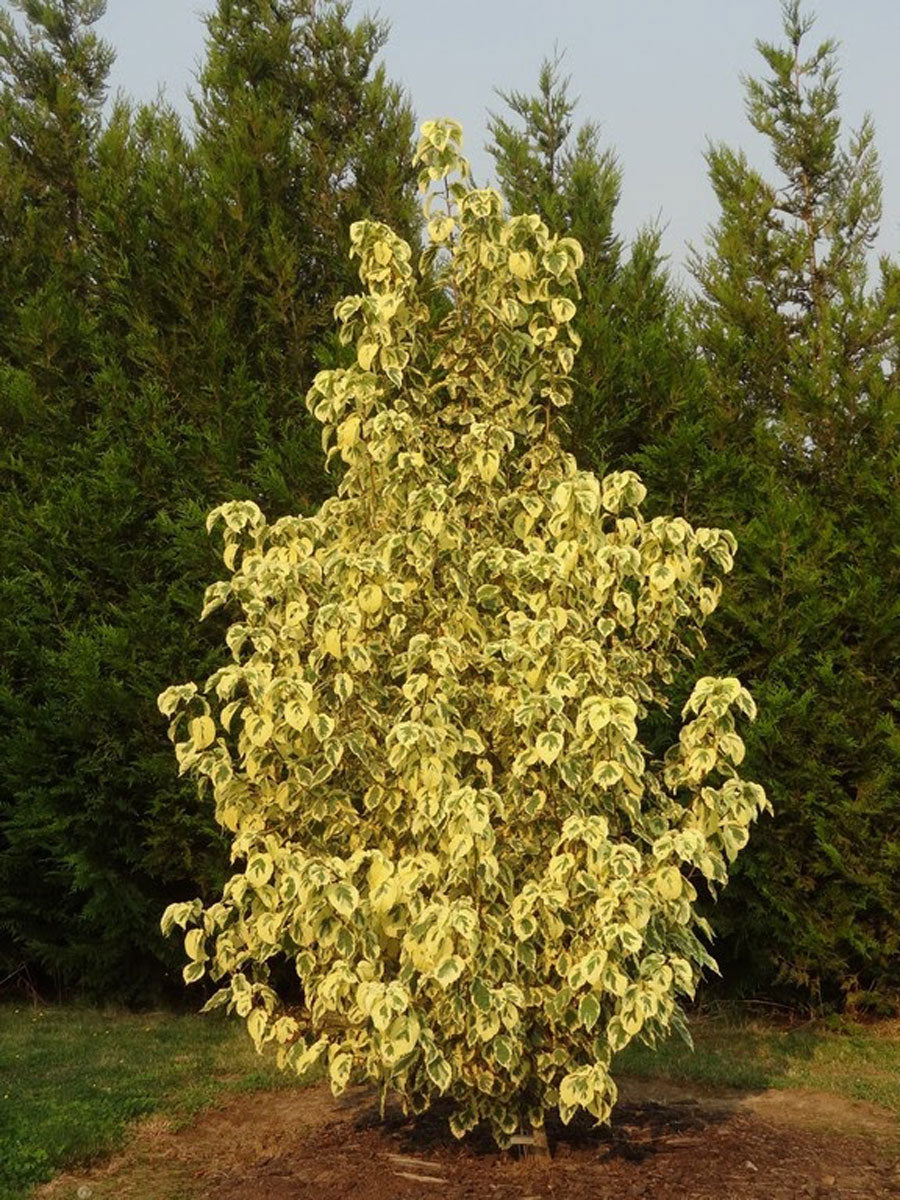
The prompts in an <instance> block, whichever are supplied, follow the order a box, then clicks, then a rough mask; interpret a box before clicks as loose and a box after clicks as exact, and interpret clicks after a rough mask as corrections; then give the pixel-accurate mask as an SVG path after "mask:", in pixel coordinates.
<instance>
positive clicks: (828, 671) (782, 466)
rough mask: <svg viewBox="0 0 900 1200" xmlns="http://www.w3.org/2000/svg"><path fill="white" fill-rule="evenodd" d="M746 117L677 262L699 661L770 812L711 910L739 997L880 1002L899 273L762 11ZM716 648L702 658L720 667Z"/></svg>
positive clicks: (897, 493)
mask: <svg viewBox="0 0 900 1200" xmlns="http://www.w3.org/2000/svg"><path fill="white" fill-rule="evenodd" d="M784 24H785V34H786V39H787V45H785V46H783V47H777V46H771V45H768V44H764V43H760V45H759V49H760V52H761V54H762V56H763V58H764V60H765V62H766V65H767V67H768V71H769V74H768V76H767V78H766V79H765V80H762V81H756V80H750V81H748V83H747V111H748V116H749V118H750V121H751V123H752V124H753V126H754V127H755V128H756V129H757V130H758V131H759V132H760V133H762V134H763V135H764V136H765V137H767V138H768V139H769V142H770V144H771V148H772V154H773V159H774V162H775V165H776V167H777V169H778V181H777V183H775V184H772V183H769V182H768V181H766V180H765V179H764V178H763V177H762V176H761V175H760V174H759V173H758V172H756V171H754V170H752V169H751V168H750V166H749V165H748V163H747V161H746V158H745V157H744V156H743V155H742V154H740V153H735V152H734V151H732V150H729V149H728V148H726V147H720V146H716V147H713V148H712V149H711V150H710V152H709V156H708V161H709V168H710V179H711V182H712V184H713V187H714V189H715V192H716V196H717V199H718V201H719V204H720V207H721V216H720V219H719V222H718V224H717V225H716V227H715V228H714V229H713V230H712V231H711V234H710V237H709V242H708V247H707V252H706V254H705V255H704V256H699V255H698V256H696V257H695V260H694V264H693V267H694V272H695V275H696V278H697V281H698V283H699V285H700V289H701V293H700V297H699V300H698V303H697V306H696V312H695V317H696V328H697V335H698V338H699V342H700V345H701V348H702V351H703V356H704V360H705V363H706V366H707V368H708V372H709V391H710V405H709V412H708V416H707V418H706V427H707V437H706V439H705V443H706V448H705V449H704V451H703V452H702V455H701V466H700V475H701V477H702V480H703V482H702V485H701V488H700V492H699V496H700V497H702V503H703V505H704V508H705V513H706V515H708V516H709V517H710V518H714V519H715V520H717V521H722V522H724V523H725V524H727V525H728V526H729V527H730V528H732V529H733V530H734V532H735V533H736V535H737V537H738V543H739V546H740V555H739V558H738V564H737V568H736V571H735V580H734V587H733V588H732V591H731V593H730V596H729V597H728V598H727V599H726V603H725V605H724V607H723V610H722V612H721V613H720V614H719V615H718V617H717V619H716V620H715V621H714V622H713V627H712V631H711V632H710V635H709V636H710V639H711V641H712V642H713V644H714V645H715V647H716V653H715V655H714V656H713V661H714V662H715V666H716V669H717V670H723V669H728V670H733V671H734V672H735V673H737V674H739V675H740V676H741V677H742V678H743V680H744V681H745V683H746V684H747V686H748V687H750V688H752V689H753V694H754V696H755V697H756V699H757V702H758V704H759V709H760V713H761V720H760V722H759V723H758V725H757V726H756V728H755V730H754V731H753V733H752V734H751V735H750V738H749V739H748V743H749V755H750V757H751V759H752V760H753V761H752V763H751V766H750V767H749V768H748V769H749V770H750V771H751V773H753V774H754V775H755V777H757V778H759V779H760V780H761V781H762V782H764V783H765V785H766V787H767V789H768V791H769V794H770V797H771V799H772V801H773V804H774V806H775V812H776V816H775V819H774V821H773V822H770V823H768V824H763V825H762V826H761V827H760V828H759V830H758V831H757V832H756V834H755V835H754V838H753V839H752V840H751V845H750V847H749V849H748V851H747V853H746V854H745V856H744V858H743V860H742V862H741V863H740V864H739V865H738V867H737V870H736V872H735V877H734V882H733V885H732V887H731V888H729V890H728V893H727V894H726V896H725V897H724V899H723V901H722V903H721V905H720V911H719V915H718V918H717V919H718V923H719V928H720V929H721V930H723V931H727V932H729V934H730V949H731V953H732V955H733V959H734V962H735V963H736V964H740V965H741V967H742V968H743V970H744V971H745V973H746V981H747V983H748V985H749V986H755V985H759V984H765V985H771V984H772V982H773V978H774V977H776V975H777V978H779V979H781V980H784V981H787V982H789V983H791V984H799V985H801V987H802V988H803V989H804V990H805V991H807V993H808V994H811V995H812V996H813V997H814V998H818V997H819V996H820V995H821V996H824V997H825V998H827V999H835V998H836V997H838V996H839V994H840V992H841V990H843V992H844V993H846V994H848V995H849V996H850V998H851V999H856V1000H860V999H863V1000H864V999H866V998H872V997H873V996H874V995H876V994H877V995H878V996H880V997H881V998H882V999H887V1000H889V999H890V997H891V996H893V997H895V998H896V997H897V996H898V995H900V965H898V964H900V957H898V950H900V933H898V931H900V883H898V880H900V873H898V866H900V832H898V831H900V731H898V729H897V692H896V681H897V678H898V670H900V654H898V646H900V604H898V584H900V570H898V567H900V563H898V552H897V530H898V529H900V503H898V497H900V490H898V483H900V472H898V440H897V418H898V413H900V407H898V382H900V380H898V373H897V328H898V312H900V275H898V269H897V267H896V266H895V265H893V264H892V263H890V262H888V261H882V262H881V264H880V270H879V276H880V277H879V278H878V280H877V281H876V282H875V283H874V285H873V284H872V283H871V281H870V279H869V272H868V269H867V257H866V255H867V252H868V250H869V248H870V246H871V244H872V242H873V240H874V237H875V234H876V232H877V224H878V221H879V219H880V215H881V185H880V179H879V175H878V164H877V158H876V155H875V151H874V146H873V132H872V126H871V123H870V122H869V121H868V120H866V121H864V122H863V124H862V126H861V128H860V130H859V131H858V132H857V133H855V134H852V135H851V136H850V137H849V138H848V139H846V141H844V140H842V137H841V125H840V120H839V115H838V94H837V87H836V75H837V71H836V65H835V57H834V55H835V49H834V46H833V44H832V43H830V42H825V43H823V44H822V45H821V46H819V47H818V48H817V49H816V50H814V51H813V53H812V54H811V55H809V56H807V53H806V43H805V38H806V35H807V33H808V32H809V28H810V25H811V22H810V21H809V20H808V19H806V18H804V17H803V16H802V14H801V13H800V11H799V8H798V6H797V4H795V3H788V4H786V5H785V7H784ZM723 656H724V659H725V662H724V663H723Z"/></svg>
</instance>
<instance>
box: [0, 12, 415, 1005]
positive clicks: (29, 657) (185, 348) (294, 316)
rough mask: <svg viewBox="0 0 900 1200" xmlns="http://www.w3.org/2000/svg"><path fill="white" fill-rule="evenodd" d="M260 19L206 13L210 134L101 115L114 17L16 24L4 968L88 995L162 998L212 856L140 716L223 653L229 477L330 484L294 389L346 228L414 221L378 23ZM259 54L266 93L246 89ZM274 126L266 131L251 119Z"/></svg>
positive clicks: (261, 488) (0, 365) (164, 114)
mask: <svg viewBox="0 0 900 1200" xmlns="http://www.w3.org/2000/svg"><path fill="white" fill-rule="evenodd" d="M251 8H252V6H249V5H242V6H237V5H227V4H223V5H222V6H221V9H220V10H219V11H218V12H217V13H215V14H214V15H213V17H212V18H211V22H210V27H211V33H210V54H209V63H208V65H207V68H206V70H205V72H204V76H203V81H204V88H205V91H204V94H203V98H202V102H201V105H200V108H201V110H202V111H201V113H200V115H202V116H204V118H208V119H207V120H206V122H205V124H204V123H203V121H201V129H200V132H199V135H198V143H197V145H196V146H195V145H194V144H193V143H192V142H191V140H190V139H189V138H188V137H187V136H186V135H185V133H184V130H183V129H182V128H181V125H180V122H179V121H178V119H177V117H176V116H175V115H174V114H173V113H172V112H171V111H170V110H168V109H167V108H165V107H164V106H160V105H153V106H149V107H143V108H137V109H136V108H134V107H133V106H131V105H129V104H128V103H125V102H120V103H117V104H116V105H115V106H114V107H113V109H112V111H111V112H110V113H109V115H108V117H106V119H105V120H104V119H103V118H102V116H101V105H102V101H103V95H104V83H105V74H104V73H105V71H106V69H107V68H108V65H109V62H110V59H111V52H110V51H109V49H108V48H107V47H105V46H104V45H103V43H101V42H100V41H98V40H97V39H96V37H95V35H94V29H95V26H96V21H97V20H98V19H99V18H100V16H101V15H102V5H100V4H96V3H91V4H87V3H82V4H76V3H73V2H71V0H50V2H48V3H43V4H39V5H38V4H28V5H26V6H25V11H26V15H27V16H28V17H30V19H31V22H32V27H31V30H30V31H27V32H26V34H25V35H22V34H19V33H18V32H17V30H16V29H15V28H14V27H13V26H12V25H11V24H7V25H4V30H5V35H4V36H5V40H4V42H3V48H4V62H5V63H6V64H7V67H6V77H5V78H6V83H7V87H6V90H5V92H4V98H3V105H4V107H3V113H4V132H5V133H6V136H5V138H4V142H3V149H2V152H3V154H4V155H5V156H6V162H5V163H4V172H3V174H4V180H9V181H10V184H9V186H8V188H7V190H6V191H5V193H4V196H3V197H2V198H0V221H2V230H3V236H4V239H5V241H6V244H7V246H8V247H9V254H8V255H6V257H5V258H4V263H3V268H2V269H5V270H6V271H7V273H8V287H7V288H6V290H5V294H4V297H3V299H2V300H0V303H8V304H9V308H10V312H13V315H14V316H15V315H16V314H17V313H18V314H21V320H20V324H19V325H18V326H17V325H16V323H15V321H10V322H7V323H6V324H5V325H4V330H3V333H2V334H0V338H5V339H6V341H5V342H4V343H3V345H2V355H0V369H2V370H3V371H4V373H5V378H7V379H8V380H10V381H11V384H10V386H9V387H8V388H7V389H6V394H5V396H4V402H6V403H8V404H12V403H15V404H16V408H15V410H14V411H12V412H11V420H10V428H11V430H12V434H13V436H12V438H11V439H10V441H9V442H8V443H7V445H6V447H5V448H4V460H3V468H4V493H3V496H2V499H0V504H2V508H3V517H4V520H3V526H2V530H0V555H2V567H3V569H2V575H3V578H4V583H3V588H4V591H3V597H4V601H5V604H4V611H3V613H2V614H0V648H2V651H3V675H2V678H0V705H2V713H3V717H4V720H3V728H2V730H0V775H2V783H0V787H2V795H0V828H2V834H0V838H2V840H0V923H2V927H3V929H4V934H5V941H6V945H7V950H6V952H5V953H6V958H7V959H8V962H9V965H10V967H11V968H12V967H15V966H17V965H18V964H19V963H20V962H26V963H28V964H29V965H31V966H32V967H37V968H38V969H39V970H41V971H43V972H45V973H46V974H49V975H51V976H53V977H55V978H57V979H58V980H59V981H60V982H61V983H62V984H63V985H68V986H75V987H78V988H80V989H82V990H87V991H90V992H92V993H93V994H95V995H107V996H109V995H119V996H122V997H125V998H129V999H143V1000H148V999H151V998H152V997H153V996H154V995H156V994H158V993H159V990H160V988H162V987H163V986H164V985H165V981H166V979H167V978H168V972H169V967H170V965H171V964H172V961H173V957H172V954H171V952H170V951H169V950H168V948H167V947H166V946H165V944H164V943H163V942H162V940H161V939H160V937H159V934H158V926H157V921H156V913H157V912H158V909H159V906H160V903H161V901H162V896H164V895H172V894H173V892H174V894H178V893H179V892H186V891H191V892H194V891H196V890H197V889H198V887H199V888H200V890H201V892H202V893H203V894H208V893H209V891H210V889H212V888H214V887H218V886H220V884H221V879H222V873H223V870H224V867H225V855H224V853H223V847H222V843H221V841H220V839H219V837H218V835H217V833H216V831H215V829H214V826H213V824H212V820H211V813H210V812H208V811H207V810H205V809H204V808H203V807H202V806H199V805H198V804H197V803H196V800H195V796H194V793H193V792H192V790H191V789H186V788H185V784H184V782H183V781H181V780H179V779H178V778H177V777H176V776H175V774H174V772H173V771H172V769H171V765H170V761H169V759H168V756H167V754H166V751H165V746H164V744H161V743H160V739H159V735H158V728H157V726H156V723H155V721H154V718H153V709H154V705H155V697H156V695H157V693H158V692H159V690H160V688H161V687H162V686H163V684H164V683H165V681H166V680H167V679H170V678H172V677H173V673H175V674H177V673H180V672H183V671H185V670H186V669H187V667H186V664H187V663H188V662H190V663H191V664H195V663H196V662H197V661H198V660H199V661H202V662H204V663H205V664H206V666H207V667H208V668H209V669H210V670H211V669H213V666H214V665H215V661H216V656H217V655H218V650H217V643H218V642H219V640H220V636H221V632H222V631H221V630H219V631H218V634H219V636H218V637H217V631H216V630H215V628H212V629H208V630H203V631H202V632H201V631H199V630H198V629H197V627H196V622H195V620H194V612H195V608H196V598H197V596H198V595H199V594H201V592H202V587H203V582H204V581H205V580H206V579H208V578H209V574H210V571H211V570H212V569H213V567H212V560H211V558H210V552H209V549H208V544H207V540H206V537H205V533H204V530H203V515H204V514H205V512H206V511H208V509H209V507H210V506H211V505H212V504H214V503H216V502H217V501H219V500H221V499H222V498H223V497H225V496H234V495H237V496H243V497H247V498H253V499H256V500H262V501H264V502H265V503H267V504H268V505H270V506H271V507H272V509H273V510H275V511H296V509H297V508H302V507H303V505H304V503H305V502H306V500H307V498H308V497H309V496H311V495H316V494H319V493H320V492H321V491H322V489H323V488H326V487H327V486H328V483H327V481H326V480H325V479H324V478H323V473H322V469H321V453H320V451H319V449H318V439H317V438H316V439H313V440H311V439H310V436H309V428H310V424H311V422H310V421H309V418H308V416H307V414H306V413H305V410H304V409H303V405H302V396H303V394H304V392H305V390H306V388H307V387H308V384H309V381H310V377H311V375H310V372H311V369H312V365H313V363H314V361H315V357H316V354H317V350H316V340H317V338H318V339H319V347H320V349H319V352H322V353H326V354H327V353H330V351H329V350H328V349H327V347H326V348H325V349H324V350H322V339H321V337H320V334H319V333H318V332H317V331H318V330H320V327H321V324H322V321H323V319H324V318H323V314H324V313H326V312H327V313H330V309H331V306H332V304H333V302H334V300H335V299H336V298H337V297H338V296H339V295H340V294H342V292H343V291H344V290H345V285H344V283H343V282H342V280H343V278H344V276H345V274H346V268H345V266H344V263H345V260H346V246H347V245H348V244H349V243H348V237H349V233H348V226H349V223H350V221H351V220H352V219H353V218H355V216H356V215H357V211H358V209H357V207H356V206H358V207H359V208H360V209H363V208H364V209H365V211H366V212H369V211H370V208H369V207H368V206H370V205H371V211H372V212H373V214H374V215H383V216H387V217H389V218H391V219H396V220H397V223H398V224H399V225H401V227H402V226H403V214H404V213H408V212H409V211H410V200H409V195H410V193H411V189H410V188H406V190H404V187H405V185H404V179H408V178H409V176H410V171H409V169H408V168H405V171H406V175H405V176H404V175H403V174H402V172H401V174H400V175H399V176H398V175H397V174H396V172H394V173H393V174H392V167H391V161H392V154H393V156H394V158H395V159H396V160H397V161H403V162H405V161H407V160H408V158H409V135H410V134H411V130H412V124H411V119H410V118H409V115H408V112H407V110H406V108H405V102H404V101H403V100H402V97H401V96H400V95H399V93H398V92H397V90H396V89H395V88H394V87H393V86H392V85H391V84H389V83H388V82H387V81H386V80H385V78H384V75H383V73H381V72H379V71H377V70H375V69H374V67H373V66H372V58H373V56H374V54H375V52H376V50H377V48H378V45H379V44H380V43H379V40H378V39H379V38H380V37H381V36H382V31H381V30H380V28H377V27H375V26H372V24H371V23H366V22H363V23H362V25H360V26H351V25H349V24H348V23H347V22H346V21H345V16H346V8H345V7H343V6H339V5H317V6H313V5H305V6H299V5H296V6H291V7H290V8H289V7H288V6H287V5H282V6H276V5H268V4H266V5H263V4H260V5H257V6H256V9H255V10H254V11H256V13H257V17H259V14H266V20H265V21H263V20H262V17H259V19H258V20H251ZM289 13H292V14H293V16H292V18H291V21H290V23H286V21H287V15H288V14H289ZM241 14H243V15H242V16H241ZM279 14H280V17H283V18H284V19H285V20H284V21H281V20H280V18H279ZM226 16H227V17H228V20H227V21H226V19H225V17H226ZM239 17H240V19H239ZM288 33H289V34H290V36H288ZM303 47H305V48H306V49H305V51H304V52H303V53H302V54H301V52H300V51H301V49H302V48H303ZM67 56H68V57H67ZM257 61H258V63H259V67H260V74H261V78H262V79H263V80H265V79H275V81H276V83H277V86H273V87H268V85H266V86H264V85H263V84H262V83H261V84H260V87H261V88H262V89H263V93H264V97H263V98H264V102H261V103H257V104H256V106H255V107H254V105H253V104H251V103H250V102H249V101H247V104H246V105H244V107H242V104H243V103H244V97H245V95H246V96H249V97H250V98H251V99H252V97H253V89H251V88H247V87H246V86H245V85H242V83H241V79H242V78H243V77H244V76H242V72H245V73H246V72H250V73H251V74H252V70H253V63H254V62H257ZM67 64H74V65H71V66H70V65H67ZM223 64H230V66H229V67H228V70H225V67H224V66H223ZM247 77H249V76H247ZM35 80H37V81H38V82H39V83H40V85H41V88H42V89H43V91H41V92H40V93H39V94H38V92H37V91H36V87H37V84H36V83H35V82H34V81H35ZM73 80H74V81H76V82H77V81H81V82H80V83H79V84H78V87H79V88H80V90H78V91H77V92H76V90H73V89H75V83H74V82H73ZM229 88H230V89H231V91H230V93H229V91H228V89H229ZM73 97H74V98H73ZM298 97H299V98H300V99H299V100H298ZM326 97H329V98H330V101H332V102H333V104H332V106H331V107H329V105H327V104H326ZM76 99H77V101H78V102H77V103H76ZM203 103H206V104H207V105H208V107H207V108H206V109H203V107H202V105H203ZM54 104H56V105H57V108H58V111H57V109H56V108H54V107H53V105H54ZM214 114H216V119H213V115H214ZM263 118H265V121H266V122H268V126H267V127H266V128H268V127H272V128H275V127H277V130H278V135H279V137H280V138H281V139H282V140H281V142H280V143H277V139H275V138H274V136H272V137H270V136H269V135H268V134H267V133H266V132H265V128H263V126H262V125H260V128H259V137H258V138H257V137H255V136H254V129H255V128H256V126H255V125H254V122H262V121H263ZM339 118H340V119H339ZM42 122H43V124H42ZM44 125H46V127H47V129H49V130H50V132H49V133H47V134H46V136H44V133H43V132H42V131H43V130H44ZM23 130H24V131H25V133H23V132H22V131H23ZM30 131H34V132H30ZM404 131H405V132H404ZM39 134H40V136H38V135H39ZM264 134H265V136H264ZM404 137H405V138H406V140H405V141H404V140H403V139H404ZM391 138H396V139H399V143H398V145H397V146H395V147H394V148H393V150H392V148H391V147H392V144H391V142H390V139H391ZM267 139H268V140H267ZM298 147H299V148H300V149H298ZM26 151H27V152H26ZM64 151H65V153H64ZM76 151H77V153H76ZM276 151H277V152H276ZM341 154H343V155H345V156H346V157H345V159H344V160H341V161H342V162H343V163H344V165H343V166H342V167H340V169H339V166H338V157H339V155H341ZM319 155H323V156H324V157H323V158H322V159H321V160H320V159H319V158H318V157H317V156H319ZM367 155H368V156H369V157H366V156H367ZM66 164H70V166H69V167H68V168H67V169H68V170H69V174H68V175H65V173H64V167H66ZM316 170H318V172H319V173H318V174H316V173H315V172H316ZM48 179H50V180H51V182H49V183H48V182H47V180H48ZM378 180H380V181H381V184H380V186H381V190H380V191H379V185H378V182H377V181H378ZM381 204H384V205H385V206H386V207H385V208H384V209H379V207H378V206H379V205H381ZM15 205H18V208H17V209H16V208H15V207H14V206H15ZM242 213H243V215H241V214H242ZM75 218H77V224H75V225H73V224H72V222H73V221H74V220H75ZM326 218H327V219H326ZM67 220H68V221H69V225H67V224H66V221H67ZM73 230H74V232H73ZM41 272H43V273H44V276H45V277H46V281H45V282H41V280H42V279H43V278H44V276H42V275H41V274H40V273H41ZM32 293H34V294H33V295H32ZM29 305H30V307H29ZM28 338H30V341H29V340H27V339H28ZM301 413H302V415H301ZM7 485H8V486H7ZM148 706H149V708H148ZM44 978H46V975H45V976H44Z"/></svg>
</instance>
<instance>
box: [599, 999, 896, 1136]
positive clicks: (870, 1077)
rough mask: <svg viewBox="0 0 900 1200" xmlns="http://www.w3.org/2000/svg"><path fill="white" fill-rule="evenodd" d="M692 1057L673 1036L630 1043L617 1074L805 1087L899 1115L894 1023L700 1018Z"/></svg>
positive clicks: (735, 1085)
mask: <svg viewBox="0 0 900 1200" xmlns="http://www.w3.org/2000/svg"><path fill="white" fill-rule="evenodd" d="M691 1032H692V1036H693V1039H694V1050H693V1052H692V1051H691V1050H690V1049H688V1047H687V1046H686V1045H685V1044H684V1042H682V1041H681V1040H680V1039H678V1038H672V1039H671V1040H670V1041H668V1042H666V1043H665V1045H662V1046H660V1047H659V1048H658V1049H657V1050H651V1049H650V1048H649V1047H647V1046H643V1045H640V1044H636V1043H633V1044H632V1045H631V1046H629V1047H628V1048H627V1049H626V1050H624V1051H623V1052H622V1054H621V1055H619V1057H618V1059H617V1060H616V1064H615V1065H616V1068H617V1069H618V1071H619V1072H621V1073H622V1074H627V1075H634V1076H638V1077H643V1078H651V1079H655V1078H661V1079H668V1080H671V1081H672V1082H676V1083H696V1084H703V1085H706V1086H709V1087H720V1088H728V1087H731V1088H742V1089H744V1090H749V1091H757V1090H760V1089H763V1088H810V1089H812V1090H814V1091H820V1092H831V1093H833V1094H834V1095H838V1096H845V1097H847V1099H850V1100H868V1101H870V1102H871V1103H872V1104H879V1105H881V1106H882V1107H884V1108H887V1109H889V1110H890V1111H892V1112H894V1113H896V1114H897V1115H898V1116H900V1025H898V1023H897V1022H882V1023H880V1024H874V1025H865V1026H864V1025H858V1024H855V1023H854V1022H851V1021H846V1022H843V1023H842V1024H840V1025H838V1026H837V1028H835V1029H829V1028H827V1027H826V1026H824V1025H823V1024H822V1023H821V1022H812V1021H810V1022H805V1023H802V1024H800V1023H794V1024H789V1023H779V1024H776V1023H772V1022H762V1021H749V1020H735V1019H734V1018H723V1017H718V1018H712V1017H700V1018H695V1019H694V1020H693V1021H692V1022H691Z"/></svg>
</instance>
